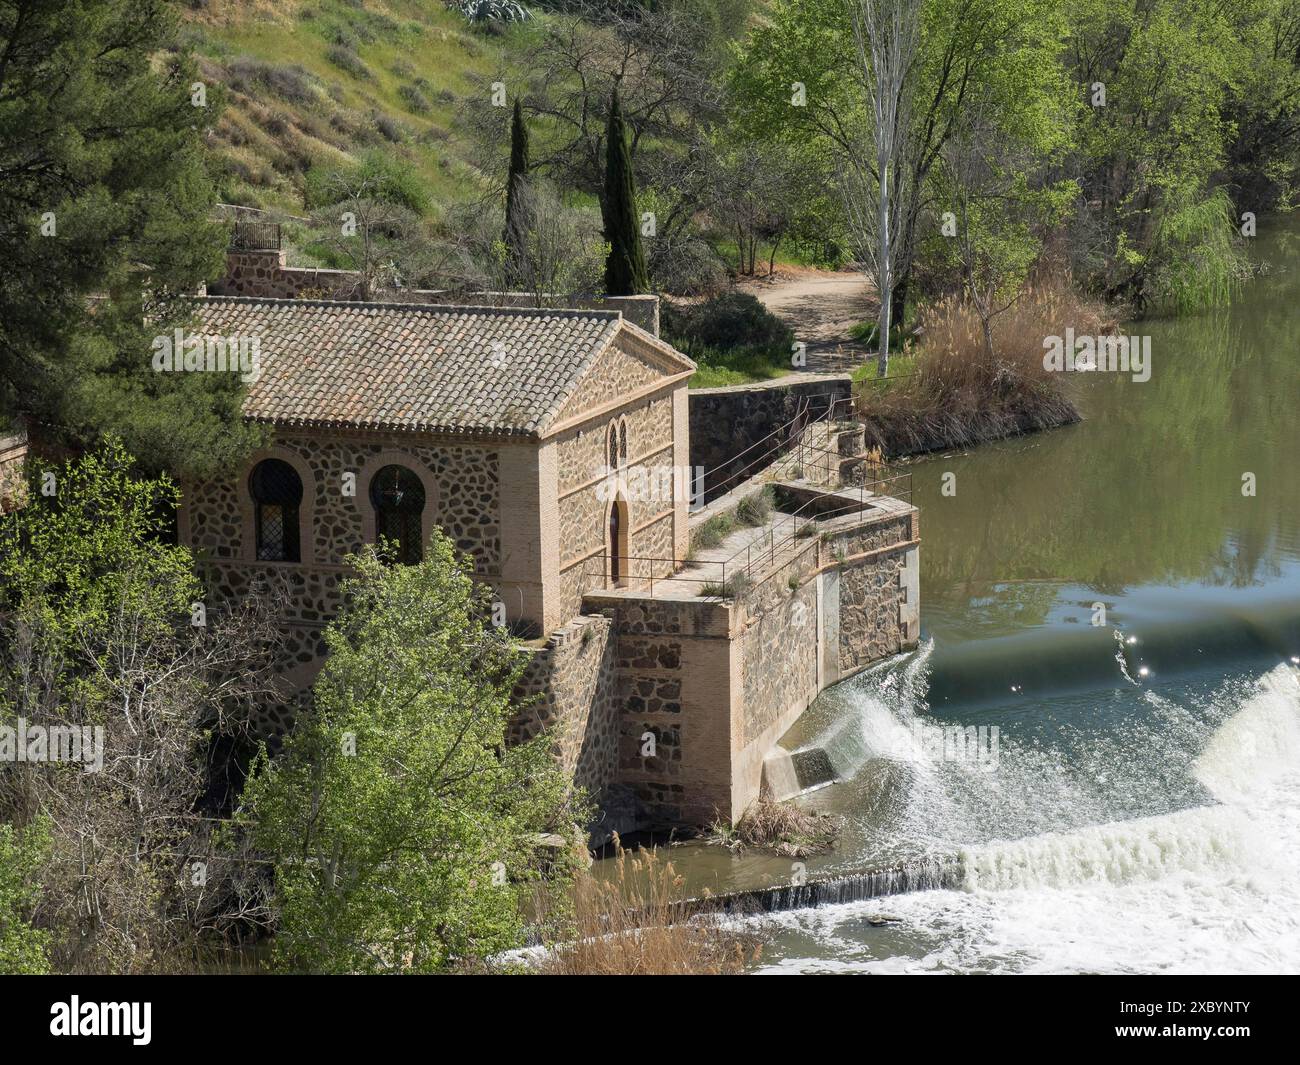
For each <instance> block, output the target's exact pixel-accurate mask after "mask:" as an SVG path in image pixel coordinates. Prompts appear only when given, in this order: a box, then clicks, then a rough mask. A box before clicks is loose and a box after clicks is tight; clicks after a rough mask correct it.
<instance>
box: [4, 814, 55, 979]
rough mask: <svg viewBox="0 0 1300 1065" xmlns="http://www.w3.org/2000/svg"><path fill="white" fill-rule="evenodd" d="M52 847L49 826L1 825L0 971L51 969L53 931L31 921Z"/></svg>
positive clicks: (19, 972)
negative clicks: (40, 877)
mask: <svg viewBox="0 0 1300 1065" xmlns="http://www.w3.org/2000/svg"><path fill="white" fill-rule="evenodd" d="M49 846H50V836H49V829H48V827H47V826H46V825H45V823H44V822H42V821H36V822H33V823H32V824H30V825H29V826H28V827H27V830H26V831H25V832H19V831H17V830H16V829H15V828H14V826H13V825H7V824H0V973H3V974H4V975H6V976H13V975H41V974H44V973H46V972H48V971H49V959H48V958H47V957H46V950H47V944H48V942H49V933H48V932H46V931H44V930H42V929H40V928H36V927H34V926H33V925H32V923H31V915H32V911H33V910H35V908H36V904H37V901H38V900H39V898H40V890H39V881H38V880H37V874H38V872H39V870H40V867H41V865H42V864H43V862H44V861H45V859H46V856H47V854H48V851H49Z"/></svg>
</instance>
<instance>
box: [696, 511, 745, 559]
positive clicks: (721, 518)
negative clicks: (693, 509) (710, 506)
mask: <svg viewBox="0 0 1300 1065" xmlns="http://www.w3.org/2000/svg"><path fill="white" fill-rule="evenodd" d="M735 531H736V515H735V513H734V512H733V511H730V510H729V511H727V512H726V513H725V514H718V515H715V516H714V517H712V518H710V519H709V520H708V521H705V522H701V523H700V525H699V526H698V527H697V528H696V529H695V531H694V532H693V533H691V550H692V551H699V550H707V549H708V548H710V547H717V546H718V545H719V544H721V543H722V541H723V540H725V539H726V538H727V537H728V536H730V535H731V534H732V533H733V532H735Z"/></svg>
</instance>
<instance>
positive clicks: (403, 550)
mask: <svg viewBox="0 0 1300 1065" xmlns="http://www.w3.org/2000/svg"><path fill="white" fill-rule="evenodd" d="M370 502H371V504H372V505H373V506H374V508H375V537H376V539H387V540H391V541H392V542H393V543H394V544H395V546H396V551H397V561H398V562H407V563H415V562H419V561H420V559H422V558H423V557H424V529H423V527H422V521H421V518H422V516H423V514H424V485H423V484H422V483H421V482H420V478H419V477H417V476H416V475H415V474H414V473H412V472H411V471H410V470H408V469H407V468H406V467H405V466H385V467H384V468H383V469H382V470H380V471H379V472H378V473H377V474H375V476H374V478H373V479H372V480H371V482H370Z"/></svg>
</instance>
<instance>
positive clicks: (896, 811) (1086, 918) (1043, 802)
mask: <svg viewBox="0 0 1300 1065" xmlns="http://www.w3.org/2000/svg"><path fill="white" fill-rule="evenodd" d="M914 679H915V675H914ZM878 692H879V687H878V686H876V687H875V690H874V691H873V693H872V694H871V695H870V696H869V697H865V698H863V699H862V700H861V701H860V704H859V705H860V707H861V709H862V712H863V716H862V724H861V731H862V734H863V735H864V736H866V737H870V739H868V740H867V742H866V746H867V747H868V749H869V750H870V748H871V746H872V744H875V743H880V742H881V741H883V746H881V747H877V748H875V751H876V755H877V757H874V758H873V759H872V760H873V761H883V762H885V763H887V764H888V766H889V769H888V772H889V773H892V774H894V775H896V776H897V777H898V779H899V786H898V787H896V788H894V789H892V791H891V795H892V799H891V800H889V801H888V802H887V803H886V805H889V804H892V809H891V810H889V811H888V813H887V814H886V815H885V816H883V817H882V816H881V814H882V812H883V811H882V809H881V808H880V804H877V806H876V808H875V809H868V810H866V811H865V812H864V813H863V814H861V815H859V816H857V817H855V822H856V823H857V824H858V825H859V826H860V827H861V826H862V825H863V824H864V823H865V824H866V825H868V826H869V827H868V828H866V829H863V830H862V832H863V834H862V836H861V837H860V838H859V839H858V840H857V841H855V844H854V845H855V846H857V847H863V848H865V849H866V850H867V851H868V852H871V853H881V852H882V851H888V850H889V849H890V848H889V842H890V839H891V838H892V840H893V841H894V843H895V848H894V849H895V852H896V853H898V852H899V848H901V847H904V846H908V847H912V848H914V849H915V850H916V851H917V853H916V854H914V855H913V856H912V857H910V858H907V859H905V860H904V867H905V868H906V867H909V866H910V867H913V868H923V867H925V866H926V865H927V864H933V863H935V862H937V861H938V858H937V856H938V855H946V856H948V857H947V859H946V861H945V862H944V866H945V872H944V875H943V877H942V883H943V885H944V886H943V888H942V889H939V890H924V888H925V887H928V886H930V885H929V884H925V883H921V884H919V885H918V886H920V887H921V888H922V890H921V891H919V892H918V891H914V892H913V893H911V894H903V895H898V896H896V897H892V898H888V899H879V898H877V899H873V900H871V901H866V902H854V903H849V904H847V905H832V906H824V907H822V908H819V909H814V910H802V911H793V912H789V913H786V914H783V915H781V916H780V917H778V918H770V919H769V920H776V921H777V923H778V925H779V927H780V929H781V934H780V936H779V937H778V939H777V942H776V944H775V946H774V948H773V949H772V950H771V951H769V967H770V968H771V969H773V970H784V971H790V970H797V971H809V970H813V971H816V970H823V969H832V970H842V969H861V970H865V971H900V970H940V971H943V970H948V971H953V970H956V971H971V970H975V971H980V970H987V971H1049V972H1060V971H1150V970H1152V969H1159V970H1168V971H1203V970H1205V969H1207V968H1212V969H1216V970H1219V969H1222V970H1243V971H1277V970H1278V969H1295V968H1297V967H1300V858H1298V857H1297V853H1298V852H1297V848H1300V672H1298V671H1297V670H1296V669H1295V668H1294V667H1292V666H1290V665H1289V664H1282V665H1279V666H1277V667H1276V668H1274V669H1273V670H1271V671H1268V672H1267V673H1265V674H1264V675H1262V676H1257V677H1255V678H1253V679H1246V678H1242V679H1239V680H1234V681H1231V682H1228V683H1226V684H1223V685H1221V686H1219V687H1218V688H1217V689H1215V690H1213V691H1210V692H1207V693H1202V694H1200V695H1197V694H1195V693H1194V692H1193V691H1192V689H1191V688H1185V689H1183V690H1181V691H1180V692H1178V693H1176V694H1174V695H1170V694H1159V695H1158V694H1155V693H1153V692H1151V691H1144V692H1142V693H1141V694H1140V696H1139V698H1140V700H1141V702H1142V703H1143V704H1144V707H1143V709H1145V710H1147V711H1149V713H1147V714H1143V715H1141V716H1135V717H1133V718H1132V719H1131V720H1128V721H1121V722H1120V723H1119V724H1117V726H1116V727H1115V728H1113V729H1112V730H1110V732H1109V734H1108V735H1105V736H1100V735H1099V736H1097V737H1095V739H1096V741H1097V742H1096V744H1095V747H1094V748H1093V749H1092V750H1091V753H1089V752H1088V749H1087V745H1086V744H1084V745H1082V746H1079V747H1077V748H1076V749H1075V750H1073V751H1072V752H1068V753H1067V747H1068V744H1067V745H1065V746H1062V745H1056V746H1048V745H1047V744H1045V743H1043V742H1032V741H1031V742H1029V743H1027V744H1023V745H1021V744H1018V743H1016V742H1011V743H1005V742H1004V743H1003V744H1002V749H1001V751H1000V753H999V763H998V767H997V770H996V772H987V771H984V770H982V769H980V768H979V767H978V766H977V765H971V764H962V763H957V762H949V761H936V760H935V759H934V757H933V756H932V754H930V753H927V752H926V751H925V750H924V749H923V748H922V747H918V746H917V745H916V744H915V743H912V744H911V745H910V746H909V745H908V744H907V743H906V742H903V741H904V740H905V739H906V740H912V739H913V738H914V737H915V736H916V735H917V733H916V731H915V729H914V727H913V722H914V720H915V718H916V712H917V710H918V709H923V707H922V705H921V704H920V703H916V704H913V705H910V706H908V705H900V704H897V703H896V704H895V705H893V706H890V705H888V703H887V702H885V701H882V700H881V699H880V698H879V696H878ZM886 716H887V717H888V719H889V720H885V719H884V718H885V717H886ZM879 755H883V757H878V756H879ZM871 777H872V779H871V782H870V784H869V785H867V784H864V785H863V786H869V787H871V788H872V789H874V790H877V791H878V790H879V774H872V775H871ZM1176 780H1177V781H1178V782H1179V785H1180V786H1178V787H1177V788H1175V789H1174V791H1173V794H1172V795H1171V794H1170V791H1169V789H1168V785H1169V784H1170V783H1172V782H1174V781H1176ZM855 783H857V781H855ZM828 794H829V793H828ZM1189 800H1190V801H1191V802H1192V804H1191V805H1184V803H1186V802H1188V801H1189ZM1171 803H1173V804H1175V805H1176V806H1177V808H1174V809H1168V807H1170V805H1171ZM834 805H836V806H840V807H848V808H853V807H854V806H855V803H854V801H853V799H852V798H851V797H849V798H841V800H840V801H839V802H837V803H836V804H834ZM1143 809H1147V810H1153V811H1162V812H1153V813H1145V814H1143V813H1141V811H1142V810H1143ZM1108 812H1119V813H1121V815H1125V814H1127V816H1121V817H1119V818H1107V817H1106V816H1105V815H1106V814H1107V813H1108ZM1134 814H1137V816H1133V815H1134ZM1045 825H1052V826H1055V827H1053V828H1051V829H1050V830H1042V829H1043V828H1044V826H1045ZM899 886H900V887H903V889H904V890H906V889H907V885H903V884H900V885H899ZM882 912H884V913H887V914H888V915H889V917H890V918H891V920H890V921H889V922H887V923H885V924H884V925H883V926H882V925H881V922H880V921H879V919H878V915H880V914H881V913H882ZM830 945H833V946H834V949H833V950H828V946H830ZM778 956H779V957H778Z"/></svg>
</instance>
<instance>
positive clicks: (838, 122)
mask: <svg viewBox="0 0 1300 1065" xmlns="http://www.w3.org/2000/svg"><path fill="white" fill-rule="evenodd" d="M853 8H854V5H850V4H845V3H843V0H798V2H797V3H796V2H792V0H777V3H775V4H774V6H773V9H772V13H771V17H770V19H768V20H767V21H765V22H764V23H763V24H762V25H760V26H758V27H757V28H756V29H755V30H754V31H753V33H752V34H751V35H750V37H749V39H748V40H747V41H746V46H745V48H744V49H743V51H742V53H741V55H740V58H739V62H738V63H737V64H736V67H735V69H734V70H733V72H732V75H731V79H730V84H731V87H732V93H733V100H734V108H735V112H734V120H735V122H736V123H737V124H738V125H739V126H741V127H742V128H743V129H745V130H747V131H750V132H751V133H753V134H757V135H762V136H765V137H771V138H778V139H790V140H794V141H796V142H797V143H799V144H801V145H807V146H809V147H810V148H812V149H815V150H818V151H824V152H827V153H829V155H830V156H831V159H832V164H831V168H832V170H834V169H838V170H839V171H840V172H841V173H843V174H851V173H853V172H854V170H855V169H856V171H857V178H858V180H856V181H852V180H850V181H847V182H845V184H847V185H848V187H849V190H850V194H851V195H853V196H855V197H856V199H857V201H859V202H861V204H862V210H863V211H865V210H866V202H865V201H866V200H867V199H868V198H869V199H871V200H872V202H873V203H874V204H875V205H876V206H877V207H878V202H877V201H878V196H873V195H871V193H872V192H873V191H874V192H875V193H878V191H879V180H878V171H879V166H878V163H877V162H876V161H875V160H874V159H867V158H864V156H863V153H862V151H861V149H860V145H862V144H870V143H873V137H874V134H873V122H874V119H873V117H872V115H871V113H870V110H869V108H868V107H867V106H866V105H867V104H868V102H869V101H870V100H872V99H873V98H874V96H873V94H872V93H870V92H864V85H865V86H866V87H868V88H869V86H870V81H869V80H868V81H866V82H864V78H863V71H864V69H866V68H868V67H869V66H870V63H869V62H866V63H864V62H863V61H862V57H861V56H859V55H858V54H857V51H856V46H855V36H854V31H853V27H852V20H851V17H850V12H851V10H852V9H853ZM1059 23H1060V13H1059V4H1058V0H923V2H922V3H921V4H920V27H919V34H920V39H919V42H918V44H917V49H916V55H915V58H914V62H913V63H912V64H911V66H910V67H909V70H908V75H907V84H906V86H905V87H906V89H907V92H908V93H909V94H910V97H911V107H910V118H909V121H908V123H907V127H908V128H907V143H906V144H905V145H904V146H903V147H902V149H901V151H900V152H899V155H900V157H901V158H902V159H903V160H904V161H905V166H904V169H903V172H901V173H898V172H895V173H894V174H893V175H892V177H891V181H892V182H894V183H895V184H896V189H897V191H896V197H895V199H896V201H897V203H898V204H899V210H898V212H897V223H896V228H895V234H894V236H895V239H896V242H897V247H898V260H897V266H896V269H895V272H894V283H893V285H892V292H891V303H892V307H891V310H890V318H891V321H892V322H893V323H894V325H895V326H897V325H899V324H901V323H902V322H903V320H904V314H905V311H906V307H907V302H908V298H909V293H910V292H911V289H912V284H913V280H914V278H913V267H914V260H915V256H916V253H917V249H918V246H919V244H920V242H921V241H922V240H923V239H924V237H925V232H924V229H925V227H926V226H927V225H929V224H930V222H931V220H932V219H933V218H934V217H935V216H936V215H938V214H940V213H941V212H943V211H945V210H949V209H950V207H951V205H950V204H945V203H943V202H941V201H939V200H938V199H936V192H937V191H938V190H937V185H936V180H935V171H936V168H938V167H939V165H940V163H941V160H942V159H943V152H944V149H945V147H946V146H947V145H948V143H949V141H950V140H951V138H952V137H953V136H954V135H955V134H956V133H957V131H958V130H959V129H960V123H961V121H962V119H963V116H966V115H968V114H969V113H970V111H971V109H972V108H977V107H979V108H981V109H982V110H984V111H985V112H986V113H987V112H989V111H991V110H993V109H994V108H997V109H1001V110H1003V111H1009V112H1011V113H1015V112H1021V111H1027V112H1038V111H1042V110H1043V107H1042V100H1041V97H1042V93H1043V92H1044V91H1045V90H1047V89H1048V88H1050V89H1051V91H1053V92H1057V91H1059V85H1060V78H1061V70H1060V65H1061V61H1060V58H1059V54H1058V53H1059V51H1060V39H1061V34H1060V32H1059ZM1047 31H1052V32H1047ZM1053 34H1054V35H1053ZM1044 72H1046V73H1047V74H1049V75H1051V76H1053V77H1054V78H1055V87H1051V86H1047V85H1045V84H1044V79H1043V73H1044ZM1058 114H1060V112H1059V111H1058ZM1067 117H1068V116H1067ZM855 158H856V159H859V160H860V162H859V165H858V166H857V167H856V168H855V167H854V164H853V162H852V161H853V160H854V159H855ZM854 190H856V191H854Z"/></svg>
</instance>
